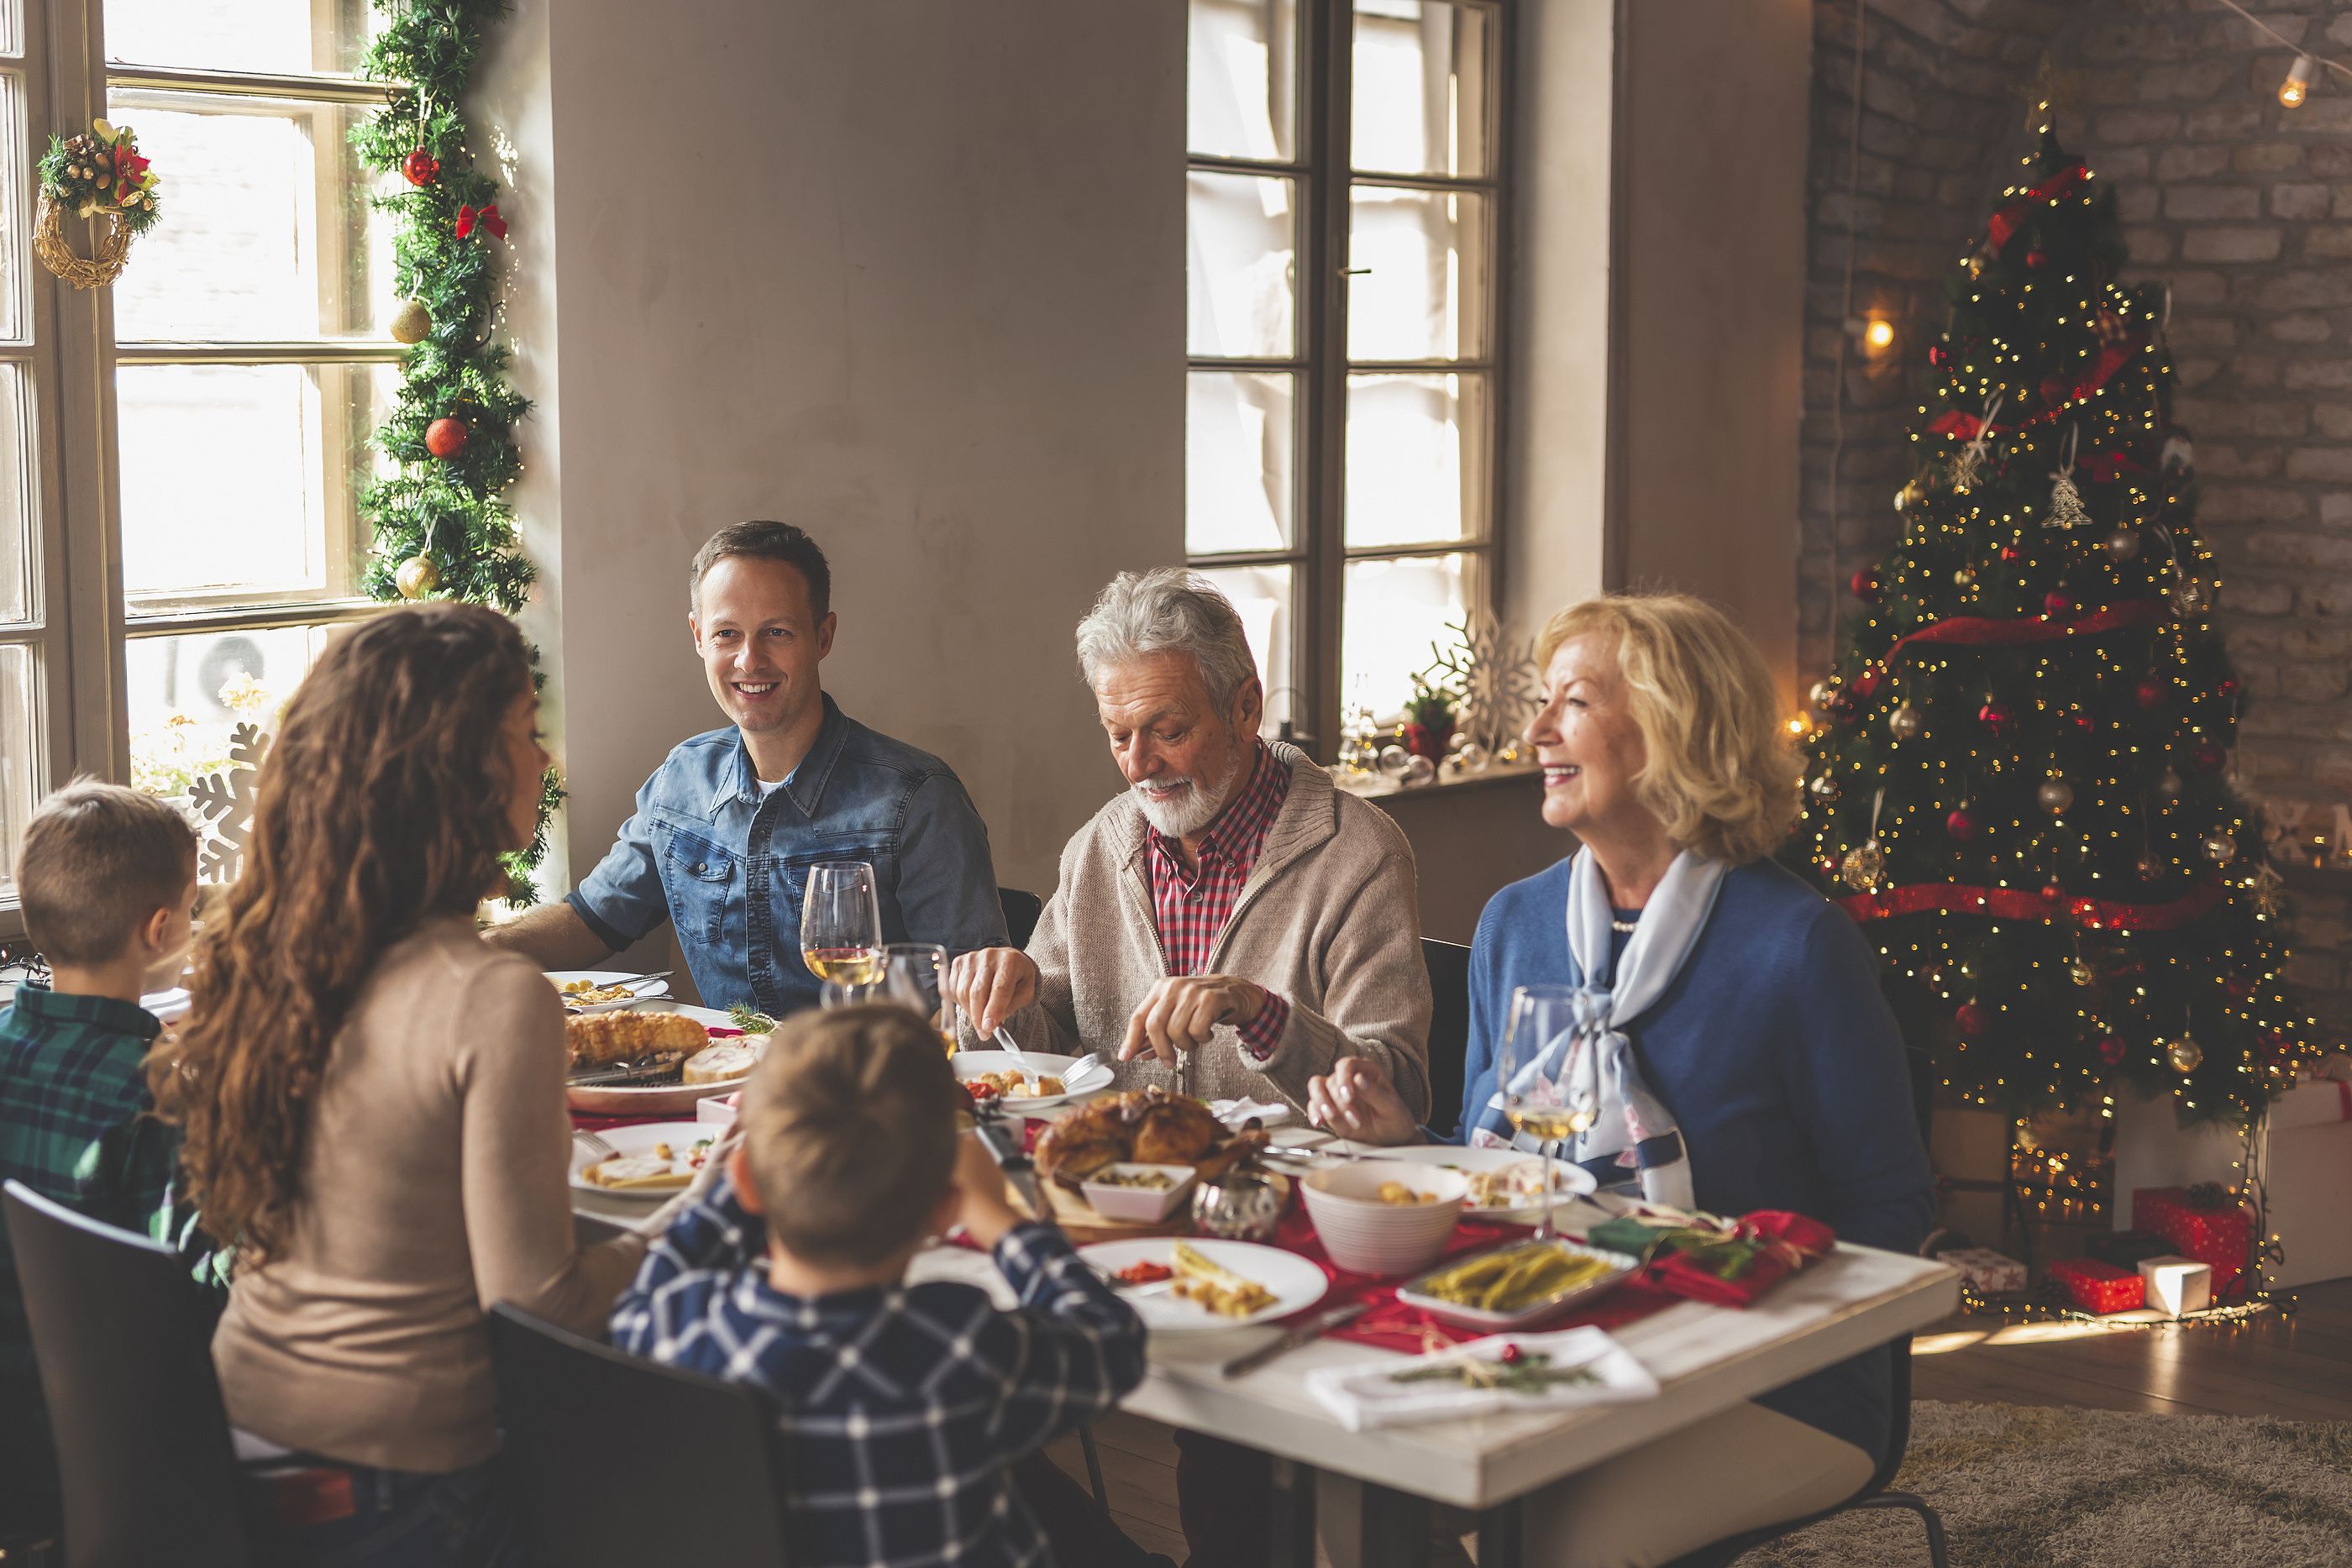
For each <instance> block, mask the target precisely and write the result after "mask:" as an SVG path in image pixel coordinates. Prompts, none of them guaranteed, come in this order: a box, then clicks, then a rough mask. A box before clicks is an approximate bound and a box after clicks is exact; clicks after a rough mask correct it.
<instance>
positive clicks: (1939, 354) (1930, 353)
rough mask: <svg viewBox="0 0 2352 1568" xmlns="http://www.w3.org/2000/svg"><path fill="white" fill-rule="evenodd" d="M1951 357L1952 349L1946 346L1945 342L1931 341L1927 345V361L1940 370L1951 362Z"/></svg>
mask: <svg viewBox="0 0 2352 1568" xmlns="http://www.w3.org/2000/svg"><path fill="white" fill-rule="evenodd" d="M1951 358H1952V350H1949V349H1947V348H1946V347H1944V345H1943V344H1941V343H1930V344H1928V345H1927V362H1928V363H1929V364H1931V365H1934V366H1936V367H1937V369H1938V370H1940V369H1942V368H1943V367H1944V366H1945V365H1946V364H1948V363H1949V362H1950V361H1951Z"/></svg>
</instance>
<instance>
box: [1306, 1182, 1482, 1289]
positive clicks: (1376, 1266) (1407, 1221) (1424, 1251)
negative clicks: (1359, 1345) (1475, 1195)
mask: <svg viewBox="0 0 2352 1568" xmlns="http://www.w3.org/2000/svg"><path fill="white" fill-rule="evenodd" d="M1387 1182H1395V1183H1396V1184H1398V1185H1399V1186H1407V1187H1411V1188H1412V1190H1413V1191H1415V1192H1418V1193H1425V1194H1427V1195H1429V1196H1430V1197H1433V1199H1435V1201H1434V1202H1431V1203H1411V1204H1407V1203H1382V1202H1381V1200H1380V1197H1379V1194H1380V1189H1381V1186H1382V1184H1384V1183H1387ZM1298 1186H1299V1190H1300V1191H1301V1192H1303V1193H1304V1194H1306V1197H1307V1218H1310V1219H1312V1220H1313V1221H1314V1222H1315V1234H1316V1235H1318V1236H1319V1237H1321V1238H1322V1239H1323V1250H1324V1251H1326V1252H1328V1253H1329V1254H1330V1255H1331V1261H1332V1262H1334V1263H1337V1264H1338V1265H1339V1267H1340V1268H1342V1269H1345V1270H1348V1271H1349V1273H1351V1274H1372V1275H1379V1276H1387V1275H1391V1274H1410V1273H1412V1272H1414V1271H1415V1270H1421V1269H1426V1268H1427V1267H1429V1265H1431V1264H1432V1263H1434V1262H1435V1261H1437V1259H1438V1255H1439V1254H1440V1253H1442V1252H1444V1250H1445V1242H1446V1239H1447V1238H1449V1237H1451V1236H1452V1235H1453V1234H1454V1221H1455V1220H1456V1219H1458V1218H1461V1214H1462V1199H1463V1197H1465V1195H1466V1194H1467V1193H1468V1192H1469V1190H1470V1182H1469V1178H1467V1177H1466V1176H1463V1175H1462V1174H1461V1173H1460V1172H1459V1171H1449V1170H1440V1169H1438V1168H1436V1167H1435V1166H1417V1165H1407V1164H1405V1163H1404V1162H1403V1161H1401V1160H1356V1161H1351V1162H1349V1164H1347V1165H1343V1166H1330V1167H1328V1168H1327V1169H1324V1170H1319V1171H1316V1172H1314V1173H1313V1174H1312V1175H1310V1176H1307V1178H1306V1179H1305V1180H1304V1181H1302V1182H1300V1183H1299V1184H1298Z"/></svg>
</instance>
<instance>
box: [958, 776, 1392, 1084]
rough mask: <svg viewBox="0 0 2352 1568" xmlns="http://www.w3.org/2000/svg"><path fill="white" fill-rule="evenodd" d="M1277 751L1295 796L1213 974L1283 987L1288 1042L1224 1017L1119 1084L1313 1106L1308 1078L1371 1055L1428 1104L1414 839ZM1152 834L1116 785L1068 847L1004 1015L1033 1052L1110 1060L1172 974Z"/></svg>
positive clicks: (1125, 1073)
mask: <svg viewBox="0 0 2352 1568" xmlns="http://www.w3.org/2000/svg"><path fill="white" fill-rule="evenodd" d="M1273 749H1274V754H1275V758H1276V760H1277V761H1280V762H1282V763H1284V764H1286V766H1288V768H1290V793H1289V795H1288V796H1287V797H1286V799H1285V800H1284V801H1283V803H1282V810H1281V812H1280V813H1279V814H1278V815H1276V818H1275V820H1274V826H1273V828H1272V829H1271V830H1269V831H1268V832H1267V834H1266V840H1265V849H1264V850H1263V851H1261V852H1259V855H1258V861H1257V864H1256V865H1255V866H1254V867H1253V868H1251V871H1250V874H1249V880H1248V881H1247V882H1246V883H1244V884H1243V887H1242V894H1241V897H1240V899H1239V900H1238V901H1237V902H1236V903H1235V904H1234V914H1233V916H1232V918H1231V919H1229V920H1228V921H1226V923H1225V927H1224V929H1223V931H1220V932H1219V933H1218V934H1217V937H1216V942H1215V945H1214V946H1213V947H1212V948H1211V950H1210V955H1209V964H1208V968H1207V970H1206V972H1207V973H1211V974H1221V975H1238V976H1240V977H1242V978H1244V979H1248V980H1255V982H1257V983H1258V984H1259V985H1261V986H1264V987H1265V988H1267V989H1269V990H1272V991H1276V992H1279V993H1280V994H1281V995H1282V996H1283V997H1284V998H1287V999H1288V1001H1289V1003H1290V1020H1289V1022H1288V1023H1287V1024H1286V1026H1285V1027H1284V1029H1283V1031H1282V1039H1281V1040H1280V1041H1279V1042H1277V1044H1276V1047H1275V1051H1274V1054H1273V1055H1272V1056H1271V1057H1269V1058H1268V1059H1267V1060H1266V1061H1265V1063H1264V1064H1263V1065H1261V1064H1259V1063H1258V1062H1257V1061H1255V1060H1253V1059H1252V1058H1251V1057H1250V1056H1249V1055H1248V1054H1247V1053H1246V1052H1244V1051H1243V1050H1242V1047H1241V1042H1240V1040H1239V1038H1238V1036H1237V1034H1236V1032H1235V1031H1234V1029H1233V1028H1232V1026H1230V1025H1223V1024H1221V1025H1219V1026H1218V1028H1217V1030H1216V1036H1215V1038H1214V1039H1213V1040H1211V1041H1210V1042H1209V1043H1208V1044H1207V1045H1204V1046H1202V1048H1201V1049H1200V1050H1198V1051H1192V1052H1189V1053H1187V1054H1186V1056H1185V1057H1184V1059H1183V1060H1182V1061H1181V1062H1180V1063H1179V1064H1178V1065H1177V1066H1176V1067H1174V1068H1172V1069H1171V1068H1168V1067H1164V1066H1161V1065H1160V1064H1159V1063H1158V1062H1157V1061H1154V1060H1152V1059H1150V1058H1148V1057H1147V1058H1143V1059H1139V1060H1138V1061H1131V1062H1126V1063H1122V1064H1120V1066H1119V1068H1118V1085H1119V1087H1121V1088H1126V1089H1136V1088H1141V1087H1143V1086H1145V1085H1147V1084H1151V1083H1160V1084H1166V1085H1168V1086H1169V1087H1171V1088H1173V1089H1176V1090H1178V1091H1180V1092H1183V1093H1188V1094H1198V1095H1201V1096H1202V1097H1204V1098H1210V1099H1220V1098H1224V1097H1227V1096H1232V1095H1241V1094H1250V1095H1255V1096H1257V1097H1259V1098H1261V1099H1263V1098H1265V1097H1267V1095H1268V1093H1269V1092H1272V1094H1274V1095H1276V1096H1278V1097H1279V1098H1281V1099H1284V1100H1287V1101H1288V1102H1290V1103H1292V1104H1293V1105H1296V1106H1298V1107H1300V1108H1301V1110H1302V1111H1303V1110H1304V1108H1305V1105H1306V1102H1307V1079H1309V1078H1311V1077H1313V1076H1314V1075H1315V1074H1317V1073H1318V1072H1328V1071H1330V1069H1331V1064H1332V1063H1333V1062H1334V1061H1338V1060H1339V1058H1340V1057H1342V1056H1363V1057H1370V1058H1371V1059H1372V1060H1373V1061H1378V1062H1379V1063H1380V1064H1381V1066H1382V1067H1384V1068H1385V1069H1387V1071H1388V1074H1389V1077H1390V1079H1391V1081H1392V1082H1394V1083H1395V1084H1396V1086H1397V1088H1398V1090H1399V1091H1400V1092H1402V1094H1403V1096H1404V1100H1405V1103H1406V1104H1408V1105H1410V1106H1412V1112H1413V1114H1414V1115H1416V1116H1426V1115H1427V1114H1428V1113H1429V1065H1428V1063H1429V1011H1430V999H1429V968H1428V966H1427V965H1426V964H1425V963H1424V962H1423V959H1422V956H1421V906H1420V903H1419V899H1418V895H1417V894H1416V891H1415V887H1414V880H1413V864H1412V845H1411V844H1410V843H1408V842H1407V841H1405V836H1404V834H1403V833H1402V831H1399V829H1398V828H1397V825H1396V824H1395V823H1394V822H1393V821H1390V820H1389V816H1388V814H1387V813H1386V812H1384V811H1382V810H1380V809H1379V808H1378V807H1375V806H1371V805H1368V804H1366V803H1365V802H1364V801H1362V800H1358V799H1356V797H1354V796H1352V795H1349V794H1345V793H1343V792H1342V791H1340V790H1339V789H1335V788H1333V786H1332V783H1331V779H1330V776H1329V775H1328V774H1327V773H1325V772H1324V771H1323V769H1322V768H1319V767H1318V766H1317V765H1316V763H1315V761H1314V760H1313V759H1312V758H1309V757H1308V756H1307V754H1306V753H1305V752H1303V751H1300V750H1299V749H1298V748H1297V747H1293V746H1285V745H1280V744H1277V745H1276V746H1275V747H1274V748H1273ZM1147 832H1148V828H1147V825H1146V823H1145V821H1144V819H1143V811H1142V809H1141V808H1140V807H1139V806H1138V805H1137V804H1136V803H1135V800H1134V799H1133V797H1132V796H1131V795H1121V796H1120V797H1119V798H1118V799H1117V800H1113V801H1111V802H1110V804H1108V806H1105V807H1104V808H1103V809H1102V810H1100V811H1097V812H1096V813H1095V816H1094V820H1093V821H1090V822H1088V823H1087V825H1086V826H1085V827H1083V828H1081V829H1080V830H1078V832H1077V835H1076V837H1074V838H1073V839H1071V840H1070V841H1069V843H1068V845H1067V846H1066V848H1064V850H1063V851H1062V867H1061V881H1060V883H1059V884H1058V885H1057V886H1056V887H1055V889H1054V896H1053V898H1052V899H1051V900H1049V901H1048V902H1047V904H1046V905H1045V914H1044V915H1043V916H1041V917H1040V918H1039V920H1038V922H1037V930H1036V933H1035V935H1034V936H1031V938H1030V939H1029V956H1030V957H1031V958H1033V959H1034V960H1035V961H1036V964H1037V968H1038V971H1039V981H1038V998H1037V1002H1036V1003H1035V1005H1034V1006H1031V1007H1028V1008H1024V1009H1022V1011H1021V1012H1020V1013H1018V1014H1016V1015H1015V1016H1014V1018H1013V1020H1012V1022H1011V1023H1009V1024H1008V1025H1007V1026H1006V1027H1008V1028H1009V1029H1011V1030H1012V1031H1013V1036H1014V1038H1015V1039H1017V1040H1020V1042H1021V1044H1022V1046H1023V1048H1024V1050H1034V1051H1059V1052H1063V1053H1065V1054H1076V1053H1077V1052H1079V1051H1101V1052H1102V1053H1103V1055H1104V1057H1105V1059H1106V1060H1108V1059H1110V1058H1112V1057H1114V1056H1115V1055H1116V1054H1117V1052H1118V1048H1119V1045H1120V1043H1121V1042H1122V1041H1123V1040H1125V1039H1126V1038H1127V1024H1128V1019H1129V1018H1130V1017H1131V1016H1132V1015H1133V1014H1134V1012H1135V1009H1136V1005H1137V1004H1138V1003H1139V1002H1140V1001H1142V999H1143V998H1144V994H1145V993H1146V992H1148V991H1150V989H1151V988H1152V986H1153V984H1154V983H1155V982H1157V981H1159V980H1160V979H1162V978H1163V977H1166V975H1167V973H1168V967H1167V960H1166V958H1165V957H1164V956H1163V955H1162V953H1161V950H1160V930H1159V923H1158V921H1157V919H1156V918H1155V917H1154V915H1153V913H1152V907H1151V883H1150V873H1149V871H1148V869H1147V866H1146V863H1145V858H1144V857H1145V855H1146V854H1147V853H1148V850H1147V847H1146V846H1147V844H1148V842H1149V840H1148V838H1147V836H1146V835H1147ZM967 1028H969V1020H967ZM967 1043H968V1044H974V1045H977V1044H980V1043H981V1042H979V1041H978V1040H971V1039H970V1038H969V1037H968V1038H967Z"/></svg>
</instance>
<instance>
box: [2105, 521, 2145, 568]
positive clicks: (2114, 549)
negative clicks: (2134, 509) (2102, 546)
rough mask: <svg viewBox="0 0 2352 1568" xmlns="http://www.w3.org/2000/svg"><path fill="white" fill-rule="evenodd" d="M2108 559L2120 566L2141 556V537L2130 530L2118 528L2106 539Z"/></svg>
mask: <svg viewBox="0 0 2352 1568" xmlns="http://www.w3.org/2000/svg"><path fill="white" fill-rule="evenodd" d="M2105 543H2106V547H2107V559H2110V560H2112V561H2114V562H2116V564H2117V565H2118V566H2120V565H2122V564H2123V563H2124V562H2125V561H2127V560H2129V559H2132V557H2134V556H2136V555H2137V554H2139V535H2137V534H2136V533H2134V532H2133V531H2132V530H2131V529H2129V528H2117V529H2116V531H2115V532H2114V533H2111V534H2109V535H2108V536H2107V537H2106V540H2105Z"/></svg>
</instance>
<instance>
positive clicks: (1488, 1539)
mask: <svg viewBox="0 0 2352 1568" xmlns="http://www.w3.org/2000/svg"><path fill="white" fill-rule="evenodd" d="M1525 1522H1526V1515H1525V1513H1524V1511H1523V1509H1522V1506H1521V1500H1520V1499H1518V1498H1513V1499H1512V1500H1510V1501H1508V1502H1506V1503H1498V1504H1496V1506H1495V1507H1493V1508H1490V1509H1486V1510H1483V1511H1481V1512H1480V1513H1479V1515H1478V1568H1519V1555H1520V1552H1522V1551H1524V1550H1525V1548H1524V1547H1523V1546H1522V1545H1521V1542H1522V1540H1523V1527H1524V1525H1525Z"/></svg>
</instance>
